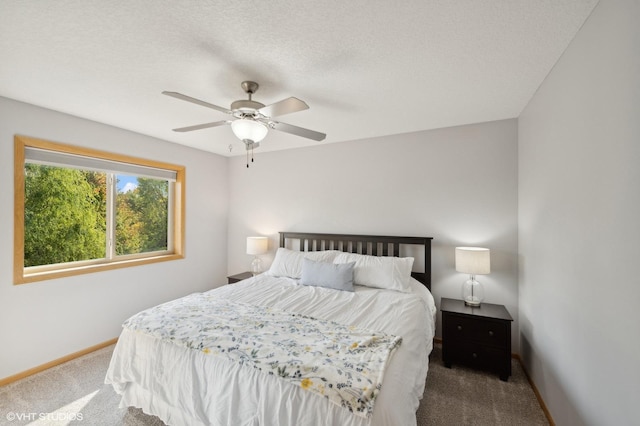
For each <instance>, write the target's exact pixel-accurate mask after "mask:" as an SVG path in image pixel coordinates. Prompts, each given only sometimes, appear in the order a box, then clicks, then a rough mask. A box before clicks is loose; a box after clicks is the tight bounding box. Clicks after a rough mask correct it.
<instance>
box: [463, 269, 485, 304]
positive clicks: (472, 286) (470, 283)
mask: <svg viewBox="0 0 640 426" xmlns="http://www.w3.org/2000/svg"><path fill="white" fill-rule="evenodd" d="M462 300H464V304H465V305H467V306H471V307H475V308H477V307H479V306H480V304H481V303H482V301H483V300H484V287H483V286H482V284H481V283H480V282H479V281H477V280H476V277H475V275H471V276H470V277H469V279H468V280H467V281H465V282H464V284H463V285H462Z"/></svg>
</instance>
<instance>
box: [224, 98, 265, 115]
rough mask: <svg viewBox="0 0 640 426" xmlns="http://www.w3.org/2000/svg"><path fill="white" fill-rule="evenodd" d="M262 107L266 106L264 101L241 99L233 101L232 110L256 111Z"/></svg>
mask: <svg viewBox="0 0 640 426" xmlns="http://www.w3.org/2000/svg"><path fill="white" fill-rule="evenodd" d="M262 107H264V104H263V103H260V102H256V101H251V100H248V99H241V100H239V101H234V102H232V103H231V111H242V112H254V111H256V110H258V109H260V108H262Z"/></svg>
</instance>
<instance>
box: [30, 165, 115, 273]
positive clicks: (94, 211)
mask: <svg viewBox="0 0 640 426" xmlns="http://www.w3.org/2000/svg"><path fill="white" fill-rule="evenodd" d="M105 188H106V186H105V185H104V173H96V172H85V171H80V170H74V169H65V168H60V167H52V166H43V165H37V164H26V165H25V214H24V217H25V244H24V266H37V265H50V264H54V263H64V262H73V261H79V260H89V259H96V258H100V257H104V256H105V247H106V246H105V239H106V223H105V215H106V204H105V203H103V202H102V199H101V198H102V194H104V191H105Z"/></svg>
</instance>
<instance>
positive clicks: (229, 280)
mask: <svg viewBox="0 0 640 426" xmlns="http://www.w3.org/2000/svg"><path fill="white" fill-rule="evenodd" d="M252 276H253V274H252V273H251V272H240V273H239V274H235V275H229V276H228V277H227V284H235V283H237V282H238V281H242V280H246V279H247V278H251V277H252Z"/></svg>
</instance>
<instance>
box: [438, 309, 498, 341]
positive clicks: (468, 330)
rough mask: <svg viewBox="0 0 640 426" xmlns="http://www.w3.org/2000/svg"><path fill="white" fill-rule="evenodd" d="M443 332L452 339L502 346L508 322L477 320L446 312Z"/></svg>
mask: <svg viewBox="0 0 640 426" xmlns="http://www.w3.org/2000/svg"><path fill="white" fill-rule="evenodd" d="M446 317H447V318H446V322H445V324H444V326H445V334H446V335H447V337H448V338H449V339H453V340H454V341H466V340H475V341H478V342H480V343H483V344H485V345H492V346H496V347H504V345H505V343H506V341H507V339H506V337H507V333H508V332H509V330H508V328H509V327H508V324H506V323H505V322H504V321H491V320H478V319H477V318H469V317H465V316H463V315H456V314H446Z"/></svg>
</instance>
